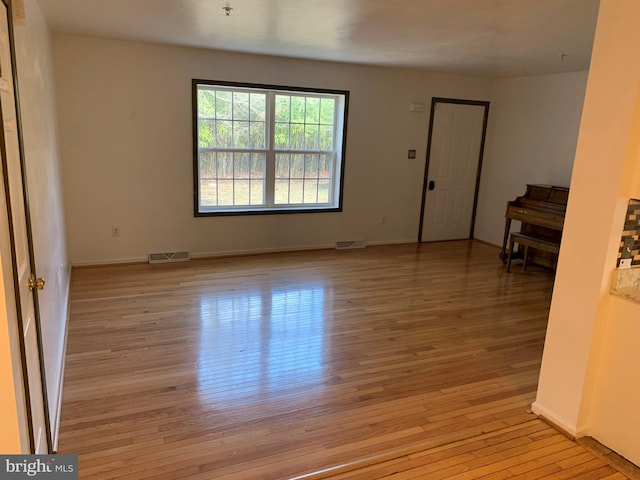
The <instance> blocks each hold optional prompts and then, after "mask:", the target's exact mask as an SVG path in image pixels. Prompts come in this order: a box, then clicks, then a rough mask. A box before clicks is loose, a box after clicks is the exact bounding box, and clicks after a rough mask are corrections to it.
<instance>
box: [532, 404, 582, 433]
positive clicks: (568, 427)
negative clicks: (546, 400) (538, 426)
mask: <svg viewBox="0 0 640 480" xmlns="http://www.w3.org/2000/svg"><path fill="white" fill-rule="evenodd" d="M531 411H532V412H533V413H534V414H536V415H537V416H539V417H544V418H545V420H547V421H549V422H550V423H552V424H554V425H555V426H556V427H558V428H560V429H562V430H564V431H565V432H566V433H568V434H569V435H573V436H574V437H575V438H580V437H584V436H585V435H587V431H586V429H584V428H578V427H577V426H576V425H575V424H573V423H572V422H570V421H568V420H566V419H564V418H562V417H561V416H559V415H557V414H556V413H555V412H553V411H552V410H550V409H548V408H547V407H545V406H544V405H541V404H540V403H538V402H533V403H532V404H531Z"/></svg>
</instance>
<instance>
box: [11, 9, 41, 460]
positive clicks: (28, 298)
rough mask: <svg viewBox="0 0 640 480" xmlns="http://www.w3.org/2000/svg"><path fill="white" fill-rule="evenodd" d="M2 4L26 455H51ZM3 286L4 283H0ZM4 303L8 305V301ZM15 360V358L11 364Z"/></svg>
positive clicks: (35, 281)
mask: <svg viewBox="0 0 640 480" xmlns="http://www.w3.org/2000/svg"><path fill="white" fill-rule="evenodd" d="M10 14H11V11H10V5H9V3H8V0H2V2H0V123H1V125H2V128H1V129H0V157H1V162H2V175H1V176H2V182H3V187H4V188H3V190H4V195H5V202H6V209H7V212H6V218H7V226H8V230H9V231H8V232H2V234H3V235H7V236H8V238H9V243H10V245H11V252H4V253H7V254H10V256H11V274H12V275H11V276H12V277H13V283H14V285H13V292H14V296H15V312H16V315H15V316H16V318H15V319H13V318H8V321H16V322H17V332H18V335H17V343H18V344H19V353H20V357H21V358H20V359H19V361H20V363H21V364H22V367H23V368H22V377H23V388H24V401H25V404H26V405H25V408H24V410H25V412H26V415H25V416H26V422H25V423H26V428H27V429H28V437H29V450H30V452H31V453H37V454H45V453H50V452H51V451H52V439H51V428H50V422H49V414H48V402H47V391H46V381H45V370H44V361H43V357H42V355H41V352H42V335H41V326H40V317H39V310H38V294H37V292H38V290H39V289H42V288H44V280H43V279H41V278H37V275H36V272H35V266H34V252H33V241H32V233H31V225H30V217H29V205H28V197H27V192H26V178H25V171H26V170H25V163H24V154H23V148H22V137H21V132H20V116H19V109H18V102H17V93H16V85H17V81H16V75H15V52H14V50H13V31H12V25H11V21H10V18H11V16H10ZM4 281H10V280H9V279H6V278H5V279H4ZM8 301H9V300H8ZM14 360H17V359H14Z"/></svg>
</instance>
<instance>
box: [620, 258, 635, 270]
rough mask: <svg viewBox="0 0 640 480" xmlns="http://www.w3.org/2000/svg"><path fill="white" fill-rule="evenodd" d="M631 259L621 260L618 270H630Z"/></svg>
mask: <svg viewBox="0 0 640 480" xmlns="http://www.w3.org/2000/svg"><path fill="white" fill-rule="evenodd" d="M632 260H633V259H632V258H621V259H620V263H619V264H618V268H631V261H632Z"/></svg>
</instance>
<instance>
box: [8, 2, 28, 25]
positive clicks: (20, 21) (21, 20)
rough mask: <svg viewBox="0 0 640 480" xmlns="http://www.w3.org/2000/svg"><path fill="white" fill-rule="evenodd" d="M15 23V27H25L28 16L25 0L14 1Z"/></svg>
mask: <svg viewBox="0 0 640 480" xmlns="http://www.w3.org/2000/svg"><path fill="white" fill-rule="evenodd" d="M11 6H12V7H13V23H14V24H15V25H25V24H26V20H27V15H26V12H25V10H24V0H14V2H13V4H12V5H11Z"/></svg>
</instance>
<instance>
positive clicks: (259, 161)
mask: <svg viewBox="0 0 640 480" xmlns="http://www.w3.org/2000/svg"><path fill="white" fill-rule="evenodd" d="M265 166H266V156H265V154H264V153H253V154H251V178H252V179H257V178H261V179H263V178H265V175H264V171H265Z"/></svg>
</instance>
